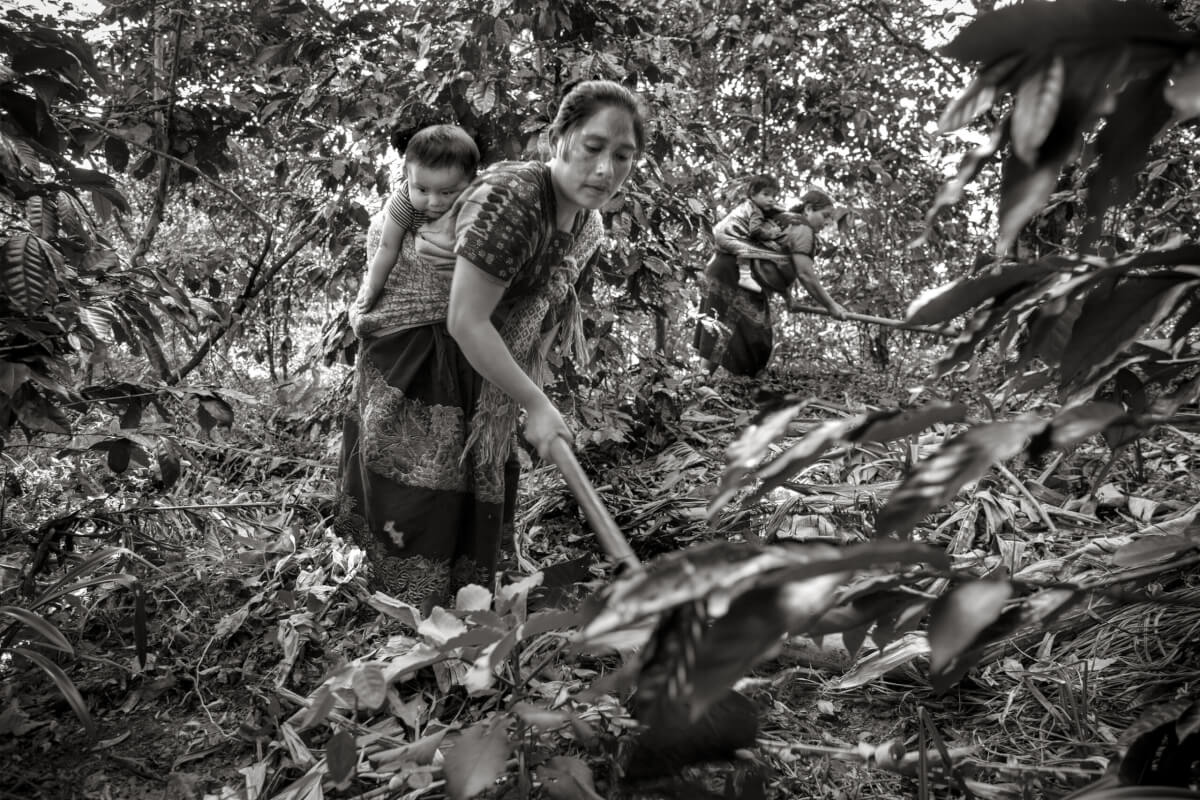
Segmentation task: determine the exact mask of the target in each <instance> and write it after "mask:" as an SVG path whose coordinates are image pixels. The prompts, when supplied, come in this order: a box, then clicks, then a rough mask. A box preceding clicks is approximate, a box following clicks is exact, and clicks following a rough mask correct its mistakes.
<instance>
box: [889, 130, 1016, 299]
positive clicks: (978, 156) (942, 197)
mask: <svg viewBox="0 0 1200 800" xmlns="http://www.w3.org/2000/svg"><path fill="white" fill-rule="evenodd" d="M1008 128H1009V126H1008V120H1007V119H1005V121H1004V122H1002V123H1001V124H1000V125H997V126H996V128H995V130H993V131H992V135H991V138H990V139H988V141H986V142H984V143H983V144H981V145H979V146H978V147H976V148H975V149H973V150H971V151H970V152H969V153H967V154H966V155H965V156H963V160H962V162H961V163H960V164H959V165H958V173H957V174H955V176H954V177H953V178H951V179H950V180H948V181H945V182H944V183H943V184H942V186H941V188H940V189H939V190H938V194H937V197H935V198H934V199H933V202H932V203H931V204H930V206H929V210H928V211H927V212H925V228H926V230H925V234H923V236H922V237H919V238H918V239H917V240H916V241H914V242H912V243H911V244H910V246H916V245H918V244H921V242H922V241H923V239H924V237H925V236H928V234H929V228H930V226H931V225H932V224H933V221H934V220H935V219H937V215H938V213H939V212H940V211H941V210H942V209H943V208H946V207H947V206H952V205H954V204H955V203H957V202H958V201H959V200H961V199H962V195H963V190H964V189H966V187H967V184H969V183H970V182H971V181H973V180H975V176H976V175H978V174H979V172H980V170H982V169H983V165H984V164H986V163H987V161H988V159H990V158H991V157H992V156H993V155H995V154H996V151H997V150H999V149H1000V148H1001V147H1003V146H1004V145H1005V143H1006V142H1008V138H1009V132H1008ZM909 321H910V322H911V321H912V320H909Z"/></svg>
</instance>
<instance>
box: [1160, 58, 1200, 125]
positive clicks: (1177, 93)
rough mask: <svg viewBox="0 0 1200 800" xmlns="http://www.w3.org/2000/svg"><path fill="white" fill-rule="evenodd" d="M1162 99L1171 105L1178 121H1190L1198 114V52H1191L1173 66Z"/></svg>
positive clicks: (1199, 96) (1199, 86)
mask: <svg viewBox="0 0 1200 800" xmlns="http://www.w3.org/2000/svg"><path fill="white" fill-rule="evenodd" d="M1162 97H1163V99H1164V100H1166V101H1167V102H1168V103H1170V104H1171V107H1172V108H1174V109H1175V111H1176V113H1177V114H1178V115H1179V118H1180V119H1190V118H1192V117H1194V116H1196V115H1197V114H1200V52H1197V51H1196V50H1192V51H1190V52H1189V53H1188V55H1187V58H1186V59H1184V60H1183V61H1179V62H1177V63H1176V64H1175V66H1174V68H1172V70H1171V74H1170V77H1168V78H1167V82H1166V87H1165V88H1164V89H1163V94H1162Z"/></svg>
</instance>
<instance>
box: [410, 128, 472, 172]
mask: <svg viewBox="0 0 1200 800" xmlns="http://www.w3.org/2000/svg"><path fill="white" fill-rule="evenodd" d="M404 161H405V163H408V164H420V165H421V166H423V167H428V168H430V169H444V168H445V167H459V168H461V169H462V171H463V174H464V175H466V176H467V177H468V178H472V177H474V176H475V173H476V172H477V171H478V170H479V147H478V146H477V145H476V144H475V140H474V139H472V138H471V136H470V134H468V133H467V132H466V131H464V130H463V129H462V128H460V127H458V126H457V125H430V126H429V127H427V128H422V129H421V130H419V131H417V132H416V133H415V134H414V135H413V137H412V138H411V139H409V140H408V146H407V147H405V148H404Z"/></svg>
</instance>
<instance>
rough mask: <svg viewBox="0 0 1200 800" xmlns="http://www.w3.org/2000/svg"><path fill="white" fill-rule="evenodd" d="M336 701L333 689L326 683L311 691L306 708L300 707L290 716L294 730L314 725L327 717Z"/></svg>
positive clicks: (301, 729) (305, 728)
mask: <svg viewBox="0 0 1200 800" xmlns="http://www.w3.org/2000/svg"><path fill="white" fill-rule="evenodd" d="M336 702H337V698H335V697H334V695H333V691H332V690H331V689H330V688H329V686H328V685H323V686H321V687H320V688H318V689H317V691H316V692H314V693H313V695H312V703H311V704H309V706H308V707H307V708H302V709H300V711H299V712H297V713H296V715H295V716H293V717H292V720H291V722H292V724H293V725H295V726H296V730H298V731H303V730H307V729H309V728H313V727H316V726H317V725H320V724H321V723H323V722H324V721H325V720H326V719H327V718H328V717H329V714H330V712H331V711H333V709H334V706H335V705H336Z"/></svg>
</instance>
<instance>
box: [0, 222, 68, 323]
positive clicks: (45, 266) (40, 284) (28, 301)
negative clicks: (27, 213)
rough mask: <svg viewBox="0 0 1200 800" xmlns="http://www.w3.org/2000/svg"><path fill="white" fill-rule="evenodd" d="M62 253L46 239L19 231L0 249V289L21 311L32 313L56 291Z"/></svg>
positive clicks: (61, 263) (11, 303)
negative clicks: (19, 232)
mask: <svg viewBox="0 0 1200 800" xmlns="http://www.w3.org/2000/svg"><path fill="white" fill-rule="evenodd" d="M62 268H63V257H62V254H60V253H59V252H58V250H56V249H55V248H54V246H53V245H51V244H50V243H49V242H47V241H46V240H45V239H42V238H40V237H38V236H34V235H32V234H28V233H21V234H17V235H16V236H12V237H10V238H9V239H7V240H6V241H5V242H4V245H3V248H2V250H0V290H2V295H3V297H4V299H5V301H6V302H7V303H8V304H9V305H10V306H11V307H13V308H14V309H16V310H17V311H18V312H19V313H21V314H24V315H25V316H33V315H34V314H35V313H36V312H37V311H38V310H39V309H40V308H41V307H42V305H43V304H44V303H45V302H46V301H47V300H48V299H49V298H51V297H52V296H53V295H54V293H55V292H56V291H57V288H56V287H57V275H58V273H59V272H60V271H61V270H62Z"/></svg>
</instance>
